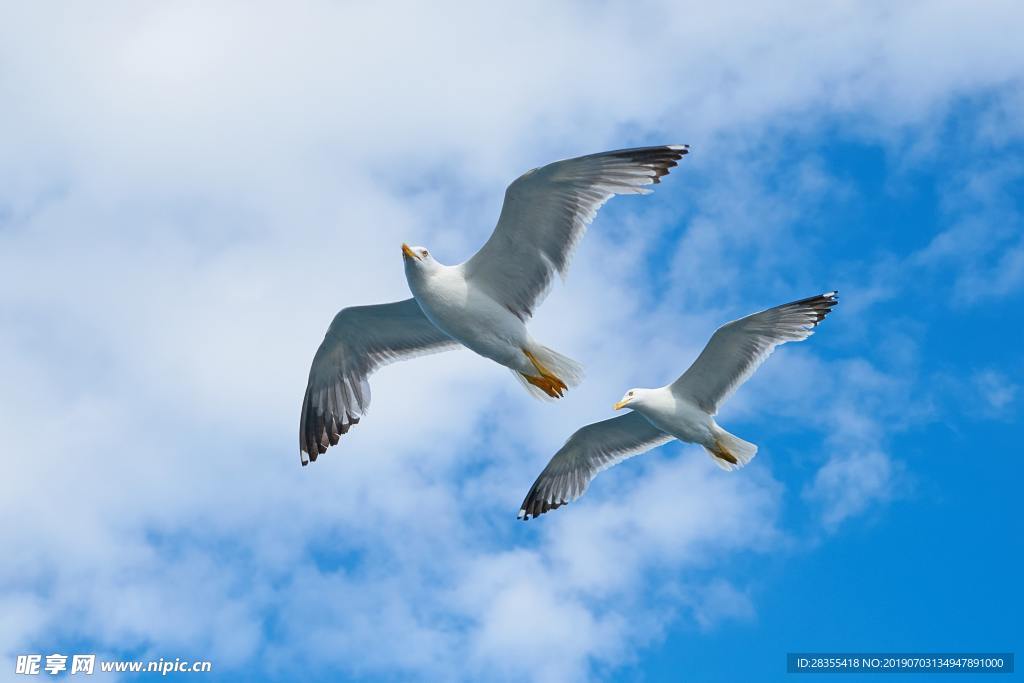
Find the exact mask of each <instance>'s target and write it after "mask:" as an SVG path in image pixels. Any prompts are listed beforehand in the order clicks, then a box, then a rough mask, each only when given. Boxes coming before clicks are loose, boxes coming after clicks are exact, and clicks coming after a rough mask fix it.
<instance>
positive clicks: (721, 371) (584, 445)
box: [519, 292, 839, 520]
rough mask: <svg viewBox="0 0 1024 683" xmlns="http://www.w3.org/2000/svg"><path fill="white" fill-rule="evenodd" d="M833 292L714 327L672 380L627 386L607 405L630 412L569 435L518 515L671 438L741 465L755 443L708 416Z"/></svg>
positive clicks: (810, 329)
mask: <svg viewBox="0 0 1024 683" xmlns="http://www.w3.org/2000/svg"><path fill="white" fill-rule="evenodd" d="M837 295H838V292H826V293H825V294H820V295H818V296H812V297H810V298H807V299H801V300H800V301H794V302H792V303H788V304H783V305H781V306H776V307H775V308H769V309H768V310H766V311H761V312H760V313H754V314H753V315H748V316H747V317H746V318H740V319H739V320H734V321H733V322H731V323H727V324H725V325H722V326H721V327H719V328H718V329H717V330H716V331H715V333H714V334H713V335H712V336H711V340H710V341H709V342H708V344H707V346H705V347H704V350H703V351H702V352H701V354H700V355H699V356H698V357H697V360H695V361H694V362H693V365H691V366H690V367H689V369H688V370H687V371H686V372H684V373H683V374H682V375H681V376H680V377H679V379H677V380H676V381H675V382H673V383H672V384H669V385H668V386H664V387H660V388H658V389H630V390H629V391H627V392H626V394H625V395H624V396H623V397H622V400H621V401H619V402H618V403H616V404H615V405H614V406H613V408H614V409H615V410H621V409H622V408H629V409H630V410H631V411H632V412H629V413H626V414H625V415H622V416H620V417H614V418H611V419H609V420H603V421H601V422H595V423H593V424H589V425H587V426H586V427H583V428H582V429H580V430H578V431H577V432H576V433H575V434H573V435H572V436H571V437H569V440H568V441H566V442H565V445H564V446H562V448H561V450H559V451H558V452H557V453H556V454H555V456H554V457H553V458H551V461H550V462H549V463H548V465H547V467H545V468H544V471H543V472H541V473H540V476H539V477H537V481H535V482H534V484H533V487H532V488H531V489H530V492H529V493H528V494H527V495H526V499H525V500H524V501H523V504H522V506H521V507H520V509H519V519H523V520H526V519H530V518H531V517H537V516H538V515H542V514H544V513H545V512H547V511H548V510H554V509H556V508H558V507H561V506H562V505H565V504H566V503H568V502H570V501H573V500H575V499H577V498H579V497H580V496H582V495H583V494H584V493H585V492H586V490H587V487H589V486H590V482H591V480H592V479H593V478H594V477H595V476H597V473H598V472H601V471H602V470H605V469H608V468H609V467H611V466H612V465H617V464H618V463H620V462H622V461H623V460H625V459H626V458H631V457H633V456H634V455H639V454H641V453H644V452H646V451H649V450H651V449H652V448H657V447H658V446H661V445H662V444H666V443H668V442H669V441H672V440H673V439H679V440H680V441H685V442H687V443H695V444H700V445H701V446H703V447H704V450H705V451H706V452H707V453H708V455H710V456H711V459H712V460H713V461H714V462H715V464H717V465H718V466H719V467H721V468H722V469H724V470H729V471H732V470H736V469H739V468H740V467H743V466H744V465H746V464H747V463H748V462H750V461H751V460H752V459H753V457H754V456H755V455H756V454H757V446H755V445H754V444H752V443H749V442H747V441H744V440H743V439H741V438H739V437H737V436H733V435H732V434H730V433H729V432H727V431H725V430H724V429H722V428H721V427H719V426H718V424H717V423H716V422H715V419H714V416H715V414H717V413H718V409H719V407H720V406H721V405H722V403H724V402H725V400H726V399H727V398H729V396H731V395H732V393H733V392H734V391H736V389H737V388H738V387H739V386H740V385H741V384H743V383H744V382H746V381H747V380H748V379H750V376H751V375H753V374H754V371H755V370H757V368H758V367H759V366H760V365H761V363H763V362H764V361H765V359H767V358H768V356H770V355H771V353H772V351H774V350H775V347H776V346H778V345H779V344H785V343H786V342H789V341H802V340H804V339H807V338H808V337H809V336H811V335H812V334H813V333H814V328H815V327H817V325H818V323H820V322H821V321H822V320H824V319H825V316H826V315H828V314H829V311H831V310H832V307H833V306H835V305H836V304H837V303H839V299H838V298H837Z"/></svg>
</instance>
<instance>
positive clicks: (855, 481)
mask: <svg viewBox="0 0 1024 683" xmlns="http://www.w3.org/2000/svg"><path fill="white" fill-rule="evenodd" d="M898 474H899V473H898V468H897V466H896V465H895V464H894V463H893V460H892V459H891V458H890V457H889V456H888V455H887V454H885V453H883V452H882V451H877V450H872V451H855V452H849V453H842V454H839V455H835V456H833V457H831V458H829V461H828V462H827V463H826V464H825V465H824V466H823V467H822V468H821V469H820V470H818V474H817V475H816V476H815V478H814V481H813V482H812V483H811V484H810V485H808V486H807V487H806V488H805V489H804V497H805V498H808V499H809V500H811V501H814V502H816V503H819V504H820V505H821V506H822V519H821V521H822V524H824V526H825V528H826V529H830V530H835V529H836V528H837V527H838V526H839V525H840V524H841V523H842V522H844V521H846V520H847V519H849V518H850V517H853V516H854V515H859V514H861V513H862V512H864V511H865V510H867V509H868V508H869V507H870V506H872V505H874V504H876V503H879V502H885V501H887V500H889V499H890V498H892V497H893V495H894V486H895V485H896V480H897V479H898Z"/></svg>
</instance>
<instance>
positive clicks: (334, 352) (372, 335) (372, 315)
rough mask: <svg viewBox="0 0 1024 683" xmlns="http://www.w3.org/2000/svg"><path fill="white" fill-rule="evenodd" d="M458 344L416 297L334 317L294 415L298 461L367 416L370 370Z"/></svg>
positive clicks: (312, 457) (315, 453)
mask: <svg viewBox="0 0 1024 683" xmlns="http://www.w3.org/2000/svg"><path fill="white" fill-rule="evenodd" d="M457 346H459V343H458V342H456V341H455V340H454V339H452V338H451V337H449V336H448V335H446V334H445V333H444V332H442V331H441V330H439V329H437V328H436V327H434V325H433V324H432V323H431V322H430V321H429V320H427V318H426V316H424V315H423V311H422V310H420V306H419V304H418V303H416V300H415V299H406V300H405V301H395V302H393V303H390V304H378V305H376V306H355V307H352V308H346V309H343V310H342V311H341V312H340V313H338V315H336V316H334V320H333V321H332V322H331V326H330V327H329V328H328V329H327V335H326V336H325V337H324V341H323V343H321V344H320V348H319V349H317V351H316V355H315V356H313V366H312V367H311V368H310V369H309V383H308V384H307V385H306V395H305V397H304V398H303V399H302V414H301V416H300V418H299V456H300V459H301V460H302V464H303V465H305V464H307V463H308V462H309V461H310V460H316V458H317V456H318V455H319V454H321V453H323V452H325V451H326V450H327V448H328V446H333V445H335V444H336V443H338V438H339V437H340V436H341V435H342V434H345V433H346V432H348V430H349V428H350V427H351V426H352V425H354V424H356V423H357V422H359V418H361V417H362V416H363V415H365V414H366V410H367V408H368V407H369V405H370V385H369V383H368V382H367V381H366V378H367V377H369V376H370V373H372V372H373V371H374V370H376V369H377V368H378V367H380V366H382V365H386V364H387V363H392V362H394V361H397V360H404V359H406V358H411V357H413V356H418V355H422V354H424V353H435V352H438V351H444V350H447V349H451V348H455V347H457ZM307 454H308V456H309V457H308V458H307Z"/></svg>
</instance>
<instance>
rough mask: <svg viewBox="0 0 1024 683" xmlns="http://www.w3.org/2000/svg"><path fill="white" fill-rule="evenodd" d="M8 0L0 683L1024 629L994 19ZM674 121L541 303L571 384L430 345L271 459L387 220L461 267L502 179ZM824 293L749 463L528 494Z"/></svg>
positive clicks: (1005, 69)
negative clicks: (718, 334)
mask: <svg viewBox="0 0 1024 683" xmlns="http://www.w3.org/2000/svg"><path fill="white" fill-rule="evenodd" d="M4 13H5V14H7V15H8V17H7V20H5V21H4V22H0V24H2V28H0V38H2V39H0V65H2V66H3V68H0V101H3V102H5V106H4V107H3V108H2V109H0V351H2V353H0V372H2V374H3V376H4V377H5V378H6V381H5V383H4V384H5V387H6V391H0V434H3V435H4V441H5V449H4V450H5V453H6V454H7V461H8V462H7V473H8V475H7V476H6V477H5V478H4V480H3V482H2V483H0V509H2V510H3V513H4V519H5V520H8V521H7V523H6V524H4V525H3V527H2V532H0V533H2V534H3V535H2V537H0V540H2V541H3V542H4V544H5V546H6V547H8V548H11V549H17V551H16V552H13V553H12V554H11V559H10V560H9V561H8V562H7V563H5V564H4V566H3V567H2V568H0V659H2V661H7V662H9V666H7V665H3V668H2V669H0V679H3V680H6V679H7V678H8V677H10V678H13V670H14V665H13V658H14V656H15V655H16V654H19V653H27V652H41V653H49V652H54V651H66V652H92V651H95V652H97V653H100V655H101V656H102V657H108V658H142V659H150V658H153V659H155V658H159V657H165V658H174V657H194V658H201V659H210V660H212V661H213V662H214V667H215V673H214V674H213V675H210V676H207V677H206V678H209V679H211V680H238V679H239V678H244V679H246V680H266V681H278V680H293V679H295V678H296V677H299V678H302V679H303V680H332V681H334V680H366V681H369V680H459V679H463V680H479V679H481V678H486V679H489V680H512V679H516V680H521V679H523V678H524V677H529V678H530V679H531V680H539V681H547V680H561V681H565V680H568V681H574V680H637V681H639V680H645V681H646V680H651V681H660V680H666V681H667V680H673V681H676V680H685V681H735V680H782V679H785V678H787V675H786V674H785V673H784V671H785V654H786V652H789V651H814V650H818V651H823V650H846V651H858V650H859V651H865V650H880V651H971V650H974V651H1019V650H1020V644H1021V630H1020V628H1019V618H1018V615H1019V613H1020V611H1021V607H1022V605H1021V596H1020V590H1019V587H1018V586H1019V580H1018V578H1017V577H1019V576H1020V574H1021V571H1022V567H1021V564H1022V563H1021V556H1020V555H1021V553H1020V547H1019V546H1020V544H1019V538H1020V536H1021V522H1020V519H1021V514H1020V513H1021V510H1020V504H1019V500H1020V497H1019V495H1018V488H1019V485H1018V483H1017V482H1019V480H1020V477H1019V475H1020V474H1021V471H1020V470H1021V464H1020V460H1019V454H1020V447H1019V443H1020V440H1021V438H1024V432H1022V429H1021V427H1020V415H1021V406H1022V401H1024V389H1022V388H1021V375H1022V370H1024V352H1022V351H1021V344H1020V339H1021V337H1022V335H1021V330H1022V322H1024V320H1022V317H1024V316H1022V315H1021V312H1020V311H1021V304H1022V300H1024V206H1022V203H1024V202H1022V200H1021V197H1022V190H1024V161H1022V159H1024V156H1022V151H1024V126H1022V124H1021V122H1022V121H1024V98H1022V97H1021V95H1020V93H1021V92H1022V89H1021V85H1022V78H1024V52H1022V51H1021V49H1020V48H1019V46H1017V45H1016V41H1015V40H1014V36H1012V35H1009V34H1010V32H1009V31H1007V30H1006V27H1007V26H1011V25H1017V24H1020V21H1021V19H1022V18H1024V17H1022V16H1021V10H1020V9H1019V7H1018V6H1015V5H1014V4H1012V3H1005V4H1000V3H983V4H980V5H978V4H972V5H971V6H970V7H967V6H966V5H961V4H957V3H905V4H903V5H900V6H898V7H893V6H890V5H888V4H870V3H856V4H853V3H851V4H833V5H829V6H827V7H826V6H823V5H820V4H818V3H810V4H807V5H804V6H800V7H797V6H794V7H793V8H791V10H789V11H787V12H785V13H781V12H777V11H770V10H769V9H767V8H756V7H751V6H745V5H742V4H731V3H724V4H722V6H721V7H718V8H716V9H713V10H711V9H707V8H705V7H703V6H694V7H684V6H681V5H677V4H675V3H665V4H659V3H646V4H642V5H638V6H635V7H631V8H629V9H628V10H627V8H617V7H613V6H605V7H600V8H595V7H593V6H588V5H584V4H579V5H575V4H565V5H560V6H559V7H558V8H556V9H552V8H550V7H548V6H545V5H541V4H537V5H533V4H529V3H527V4H525V5H522V6H519V7H517V8H516V9H514V10H512V9H509V10H498V9H493V8H476V9H466V8H461V11H460V12H458V13H455V12H448V13H445V12H437V13H434V12H428V11H426V10H424V9H421V8H418V7H416V6H413V5H409V6H404V7H403V8H402V9H401V11H396V10H392V11H390V12H384V10H378V9H363V10H358V9H354V8H351V7H344V6H339V5H335V4H333V3H326V2H323V3H320V2H309V3H303V4H300V5H294V6H289V8H288V9H285V8H283V7H281V8H277V9H272V8H269V7H263V8H261V9H259V10H252V9H251V8H248V7H243V6H241V5H237V6H236V5H230V4H226V5H222V6H218V7H216V8H214V7H213V6H211V5H200V4H194V5H179V6H175V7H171V6H164V7H157V6H149V7H143V6H139V5H133V6H131V7H130V8H126V7H125V6H118V5H117V4H116V3H109V4H104V3H96V4H92V5H90V6H89V7H88V8H83V7H78V8H75V9H73V10H71V11H70V12H67V11H61V12H60V13H59V16H58V13H56V10H54V9H48V8H46V7H43V6H41V5H33V6H31V7H30V6H27V5H26V6H19V7H17V8H15V7H11V8H8V9H6V10H4ZM665 142H685V143H689V144H691V145H692V153H691V154H690V155H689V156H688V157H687V158H686V159H684V160H683V161H682V162H681V164H680V167H679V168H678V169H677V170H676V171H675V172H674V173H673V174H672V175H671V176H670V177H669V178H667V179H666V180H665V182H664V183H663V184H662V185H660V186H659V188H658V190H657V192H656V193H655V194H653V195H651V196H649V197H643V198H632V197H630V198H621V199H616V200H613V201H612V202H611V203H610V204H609V205H607V206H606V207H605V208H604V209H603V210H602V212H601V213H600V214H599V216H598V219H597V221H596V222H595V224H594V225H593V227H592V229H591V231H590V232H589V233H588V235H587V237H586V239H585V240H584V241H583V243H582V245H581V247H580V249H579V251H578V253H577V255H576V258H575V260H574V263H573V267H572V269H571V272H570V274H569V277H568V279H567V280H566V281H565V282H564V283H559V284H557V285H556V286H555V288H554V290H553V292H552V294H551V295H550V297H549V298H548V300H547V301H546V302H545V304H544V305H543V306H542V307H541V309H540V311H539V313H538V315H537V317H536V319H535V320H534V322H533V323H532V326H531V329H532V330H533V332H534V334H535V336H537V337H538V338H539V339H541V340H543V341H544V342H545V343H547V344H549V345H551V346H553V347H554V348H557V349H559V350H560V351H563V352H565V353H567V354H568V355H570V356H572V357H574V358H576V359H578V360H580V361H581V362H583V363H584V364H585V366H586V368H587V373H588V375H587V380H586V381H585V382H584V384H583V386H581V387H580V389H579V390H578V391H575V392H573V393H572V394H571V395H570V396H569V397H567V398H566V399H564V400H563V401H561V402H559V403H558V404H555V405H551V404H541V403H539V402H535V401H532V400H531V399H530V398H529V397H528V396H527V395H526V394H525V392H523V391H522V390H521V389H520V388H519V387H518V386H517V385H516V383H515V382H512V381H510V378H509V377H508V373H507V372H506V371H504V370H502V369H500V368H497V367H494V366H493V365H491V364H488V363H487V362H484V361H483V360H481V359H478V358H475V357H474V356H472V355H471V354H469V353H468V352H457V353H448V354H442V355H439V356H435V357H430V358H424V359H417V360H415V361H413V362H409V363H404V364H399V365H396V366H392V367H389V368H387V369H385V370H383V371H382V372H380V373H379V374H378V375H376V376H375V377H374V380H373V388H374V404H373V409H372V412H371V414H370V416H369V417H367V418H366V419H365V420H364V422H363V423H362V424H360V425H359V426H358V427H357V428H356V429H355V430H353V432H352V433H351V434H350V438H349V439H348V440H347V441H346V442H343V444H342V446H340V447H339V448H337V449H332V450H331V451H330V452H329V453H328V454H326V455H325V456H324V457H323V458H321V459H320V460H319V461H318V462H317V463H315V464H314V465H313V466H310V467H307V468H300V467H299V466H298V455H297V453H296V448H295V444H296V434H295V423H296V421H297V416H298V409H299V401H300V399H301V392H302V388H303V386H304V382H305V374H306V372H307V371H308V364H309V361H310V359H311V356H312V353H313V351H314V350H315V348H316V345H317V344H318V343H319V341H320V339H321V337H322V335H323V332H324V330H325V329H326V326H327V324H328V323H329V321H330V319H331V317H332V316H333V314H334V313H335V312H336V311H337V310H338V309H340V308H342V307H344V306H348V305H356V304H362V303H372V302H375V301H387V300H393V299H396V298H400V297H404V296H406V295H407V294H406V292H407V289H406V285H405V282H404V278H403V274H402V267H401V258H400V253H399V250H398V246H399V245H400V244H401V242H403V241H408V242H410V243H418V244H426V245H428V246H430V247H431V250H432V252H433V253H434V254H435V255H436V256H437V257H438V258H439V259H440V260H442V261H444V262H449V263H454V262H457V261H460V260H462V259H464V258H466V257H467V256H468V255H469V254H471V253H472V252H473V251H474V250H475V249H476V248H477V247H478V246H479V245H480V244H482V242H483V240H484V239H485V238H486V236H487V234H489V232H490V230H491V227H492V226H493V223H494V220H495V218H496V216H497V212H498V209H499V207H500V201H501V197H502V193H503V191H504V187H505V185H506V184H507V183H508V182H509V181H511V180H512V179H513V178H514V177H515V176H516V175H518V174H519V173H521V172H523V171H525V170H527V169H528V168H531V167H533V166H537V165H540V164H543V163H546V162H548V161H551V160H554V159H558V158H564V157H567V156H573V155H576V154H583V153H588V152H594V151H599V150H604V149H613V148H620V147H626V146H633V145H641V144H657V143H665ZM832 288H838V289H839V291H840V299H841V303H840V305H839V307H838V308H837V309H836V311H835V314H834V315H833V316H830V317H829V319H828V320H827V321H826V322H825V323H824V324H823V325H822V326H821V328H820V329H819V332H818V333H817V334H816V335H815V336H814V337H812V338H811V339H809V340H808V341H807V342H805V343H801V344H790V345H786V346H784V347H782V348H781V349H780V350H779V351H778V352H777V353H776V354H775V355H774V356H773V357H772V358H771V359H770V360H769V362H768V363H766V364H765V365H764V366H763V367H762V369H761V370H760V371H759V373H758V374H757V375H756V376H755V378H754V379H753V380H752V381H751V382H749V383H748V384H747V385H745V386H744V388H743V389H741V391H740V392H739V393H737V395H736V396H735V397H734V398H733V399H732V400H731V401H730V403H729V404H728V405H727V406H726V408H725V410H724V411H723V413H722V415H721V419H720V422H721V423H722V424H723V425H724V426H725V427H726V428H728V429H729V430H730V431H732V432H733V433H735V434H737V435H739V436H741V437H743V438H745V439H747V440H750V441H753V442H755V443H757V444H758V445H759V446H760V451H759V454H758V457H757V458H756V459H755V460H754V461H753V463H752V464H751V465H750V466H749V467H747V468H745V469H744V470H742V471H740V472H736V473H725V472H722V471H720V470H718V469H717V468H716V467H714V465H713V464H712V463H711V462H710V461H709V460H708V458H706V456H704V455H703V454H702V453H701V452H700V451H699V449H696V448H694V447H690V446H682V445H670V446H667V447H664V448H662V449H659V450H658V451H655V452H653V453H651V454H649V455H647V456H644V457H642V458H637V459H634V460H631V461H628V462H627V463H624V464H623V465H620V466H618V467H616V468H614V469H612V470H609V471H608V472H605V473H604V474H602V475H601V476H600V477H598V478H597V479H596V480H595V482H594V484H593V486H592V487H591V489H590V491H589V492H588V494H587V495H586V497H585V498H583V499H582V500H580V501H578V502H576V503H573V504H572V505H569V506H567V507H565V508H563V509H560V510H558V511H555V512H554V513H552V514H549V515H546V516H544V517H543V518H541V519H538V520H536V521H531V522H529V523H525V524H524V523H520V522H517V521H516V520H515V513H516V511H517V510H518V505H519V502H520V501H521V500H522V497H523V495H525V493H526V491H527V489H528V488H529V485H530V483H531V482H532V481H533V478H534V477H535V476H536V474H537V472H539V470H540V469H541V468H542V467H543V465H544V463H545V462H546V461H547V460H548V458H549V457H550V456H551V454H552V453H554V451H555V450H557V448H558V447H559V445H560V444H561V443H562V442H563V440H564V439H565V438H566V437H567V436H568V435H569V434H570V433H571V432H572V431H573V430H574V429H575V428H577V427H578V426H580V425H582V424H585V423H586V422H589V421H593V420H597V419H602V418H604V417H607V416H609V415H610V414H611V409H610V406H611V403H612V402H614V401H615V400H617V399H618V398H619V397H620V396H621V395H622V393H623V391H624V390H625V389H627V388H629V387H632V386H657V385H659V384H663V383H665V382H667V381H669V380H670V379H672V378H674V377H675V376H676V375H678V374H679V372H680V371H682V370H683V369H684V368H685V367H686V365H687V364H688V363H689V362H690V361H691V360H692V359H693V358H694V357H695V355H696V354H697V353H698V352H699V350H700V348H701V347H702V346H703V344H704V342H705V341H706V340H707V338H708V336H709V335H710V334H711V333H712V332H713V330H714V329H715V327H717V326H718V325H719V324H721V323H722V322H725V321H727V320H730V319H733V318H736V317H739V316H741V315H744V314H747V313H750V312H753V311H756V310H759V309H762V308H765V307H768V306H772V305H775V304H779V303H783V302H786V301H789V300H792V299H796V298H800V297H804V296H808V295H811V294H815V293H819V292H822V291H826V290H828V289H832ZM807 678H808V680H815V677H813V676H810V677H807ZM876 678H877V679H881V680H884V677H881V676H878V677H876ZM876 678H873V679H872V680H875V679H876ZM967 678H968V679H969V678H970V677H967ZM801 680H803V679H801ZM958 680H959V679H958Z"/></svg>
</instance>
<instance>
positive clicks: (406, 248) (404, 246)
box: [402, 242, 419, 260]
mask: <svg viewBox="0 0 1024 683" xmlns="http://www.w3.org/2000/svg"><path fill="white" fill-rule="evenodd" d="M402 253H403V254H405V258H414V259H417V260H418V259H419V257H418V256H416V252H414V251H413V250H412V249H410V248H409V245H408V244H406V243H405V242H402Z"/></svg>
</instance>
